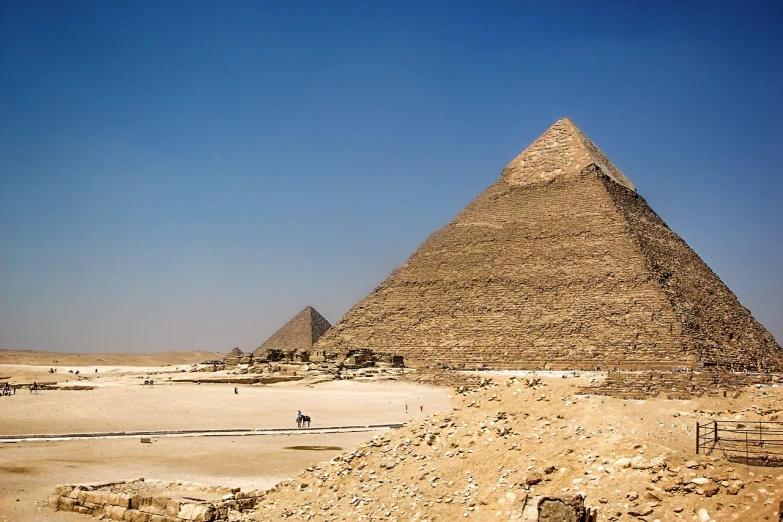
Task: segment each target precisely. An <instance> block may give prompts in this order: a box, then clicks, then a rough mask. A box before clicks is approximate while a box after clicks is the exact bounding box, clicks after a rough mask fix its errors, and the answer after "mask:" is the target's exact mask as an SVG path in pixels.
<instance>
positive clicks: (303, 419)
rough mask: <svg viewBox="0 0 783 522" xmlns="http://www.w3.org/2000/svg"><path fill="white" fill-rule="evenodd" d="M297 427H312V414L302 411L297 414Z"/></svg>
mask: <svg viewBox="0 0 783 522" xmlns="http://www.w3.org/2000/svg"><path fill="white" fill-rule="evenodd" d="M305 425H306V426H305ZM296 427H297V428H304V427H307V428H309V427H310V416H309V415H302V414H301V413H300V414H299V415H297V416H296Z"/></svg>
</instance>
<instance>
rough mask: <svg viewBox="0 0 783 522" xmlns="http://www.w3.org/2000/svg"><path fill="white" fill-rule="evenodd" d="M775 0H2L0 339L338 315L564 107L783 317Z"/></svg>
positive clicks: (136, 343) (75, 339)
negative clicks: (306, 312)
mask: <svg viewBox="0 0 783 522" xmlns="http://www.w3.org/2000/svg"><path fill="white" fill-rule="evenodd" d="M776 4H777V2H768V3H766V2H749V3H746V4H745V5H741V4H740V3H739V2H731V3H724V2H704V3H694V2H673V3H671V4H668V5H666V4H665V3H662V2H622V1H617V2H609V3H600V2H598V3H596V2H589V3H588V2H578V3H576V2H575V3H574V4H569V3H564V4H557V3H555V2H507V3H504V2H454V1H448V2H434V1H432V2H410V3H407V2H381V1H378V2H355V3H341V2H312V3H303V2H294V1H291V2H240V1H232V2H199V1H196V2H191V1H188V2H184V1H183V2H177V1H166V2H149V3H147V2H102V1H101V2H86V1H76V2H51V3H47V2H43V1H41V2H22V1H19V2H7V1H3V2H2V3H1V4H0V6H1V7H0V60H1V65H2V68H1V71H0V111H1V112H0V347H3V348H8V349H44V350H63V351H135V352H148V351H164V350H191V349H207V350H217V351H227V350H229V349H231V348H232V347H234V346H239V347H240V348H242V349H243V350H249V349H253V348H255V347H256V346H258V345H259V344H260V343H261V342H262V341H264V340H265V339H266V337H267V336H268V335H270V334H271V333H273V332H274V331H275V330H276V329H277V328H278V327H279V326H281V325H282V324H284V323H285V322H286V321H287V320H288V319H289V318H290V317H293V316H294V315H295V314H296V313H297V312H299V311H300V310H301V309H302V308H303V307H304V306H306V305H308V304H310V305H313V306H315V308H316V309H318V310H319V311H320V312H321V313H323V314H324V315H325V316H326V317H327V318H328V319H329V320H330V321H332V322H335V321H336V320H338V319H339V318H340V317H341V316H342V314H343V313H345V312H346V311H347V310H348V309H349V308H350V307H351V306H352V305H353V304H355V303H356V302H358V301H359V300H360V299H361V298H363V297H364V296H365V295H366V294H367V293H368V292H369V291H371V290H372V289H373V288H374V287H375V286H376V285H377V284H379V283H380V282H381V281H382V280H383V279H384V278H385V277H386V276H387V275H388V274H389V272H390V271H391V270H392V269H393V268H394V267H395V266H397V265H399V264H400V263H402V262H403V261H404V260H405V259H406V258H407V257H408V255H409V254H410V253H411V252H412V251H413V250H414V249H415V248H416V247H417V246H418V245H419V244H420V243H421V242H422V241H423V240H424V239H426V237H427V236H428V235H429V234H430V233H432V232H433V231H434V230H436V229H437V228H438V227H440V226H442V225H444V224H445V223H447V222H448V221H449V220H450V219H451V218H452V217H453V216H454V215H455V214H456V213H457V212H458V211H459V210H460V209H461V208H463V207H464V206H465V205H466V204H467V203H468V202H470V201H471V200H472V199H473V198H474V197H475V196H476V195H478V194H479V193H480V192H481V191H482V190H483V189H484V188H485V187H486V186H488V185H490V184H491V183H492V182H493V181H494V180H495V179H496V178H497V177H498V176H499V175H500V170H501V169H502V168H503V167H504V166H505V165H506V163H507V162H508V161H510V160H511V159H512V158H513V157H514V156H515V155H516V154H518V153H519V152H520V151H521V150H522V149H524V148H525V147H526V146H527V145H528V144H529V143H530V142H532V141H533V140H534V139H535V138H536V137H537V136H538V135H540V134H541V133H542V132H543V131H544V130H546V128H547V127H549V126H550V125H551V124H552V123H554V122H555V121H556V120H557V119H558V118H560V117H562V116H569V117H571V118H572V119H573V120H574V122H575V123H576V124H577V125H578V126H579V127H581V128H582V130H584V131H585V132H586V133H587V135H588V136H589V137H590V138H591V139H592V140H593V141H594V142H595V143H596V144H597V145H598V146H599V147H600V148H601V149H602V150H603V151H604V152H605V153H606V154H607V155H608V156H609V157H610V158H611V159H612V160H613V161H614V163H615V164H616V165H617V166H618V167H619V168H620V169H621V170H622V171H623V172H624V173H625V174H626V175H627V176H628V177H629V178H630V179H631V180H632V181H633V182H634V183H635V184H636V186H637V188H638V190H639V192H640V193H641V194H642V195H643V196H644V197H645V198H646V199H647V201H648V202H649V203H650V205H651V206H652V207H653V208H654V209H655V210H656V211H657V212H658V213H659V214H660V215H661V217H662V218H663V219H664V220H665V221H666V222H667V223H668V224H669V226H671V227H672V228H673V229H674V231H675V232H677V233H679V234H680V235H681V236H682V237H683V238H684V239H685V240H686V241H687V242H688V243H689V244H690V245H691V246H692V247H693V248H694V250H696V252H697V253H699V254H700V255H701V256H702V258H703V259H704V260H705V261H706V262H707V263H708V264H709V265H710V266H711V267H712V269H713V270H714V271H715V272H716V273H717V274H718V275H719V276H720V277H721V278H722V279H723V281H724V282H726V284H727V285H728V286H729V287H730V288H731V289H732V290H733V291H734V292H735V293H736V294H737V296H738V297H739V299H740V301H741V302H742V303H743V304H744V305H745V306H747V307H748V308H749V309H750V310H751V311H752V312H753V314H754V316H755V317H756V318H757V319H758V320H760V321H761V322H762V323H763V324H764V325H765V326H767V328H768V329H769V330H770V331H772V333H773V334H774V335H775V336H776V338H777V339H778V340H779V341H780V340H783V304H782V303H781V296H783V237H782V236H783V233H782V232H781V231H782V225H783V210H782V208H783V205H782V204H781V202H782V201H783V163H782V162H781V152H783V44H781V35H782V34H783V15H782V14H781V8H780V7H779V5H776ZM629 5H633V7H629Z"/></svg>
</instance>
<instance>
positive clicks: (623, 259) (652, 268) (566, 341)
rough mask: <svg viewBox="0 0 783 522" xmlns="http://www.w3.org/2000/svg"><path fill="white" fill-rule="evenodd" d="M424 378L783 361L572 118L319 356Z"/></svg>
mask: <svg viewBox="0 0 783 522" xmlns="http://www.w3.org/2000/svg"><path fill="white" fill-rule="evenodd" d="M360 348H369V349H371V350H373V351H374V352H391V353H395V354H399V355H402V356H404V357H405V361H406V363H408V364H412V365H442V366H450V367H455V368H463V367H464V368H483V367H490V368H520V369H538V368H550V369H584V370H594V369H596V368H597V367H601V368H602V369H613V368H619V369H634V370H674V369H681V368H687V369H711V370H716V371H720V372H731V371H732V370H733V371H737V372H742V371H752V372H766V371H771V372H781V371H783V349H782V348H781V347H780V345H779V344H778V343H777V342H776V341H775V339H774V338H773V337H772V335H771V334H770V333H769V332H768V331H767V330H766V329H765V328H764V327H763V326H762V325H761V324H759V323H758V322H757V321H756V320H755V319H754V318H753V316H752V315H751V314H750V311H749V310H748V309H747V308H745V307H743V306H742V305H741V304H740V302H739V301H738V299H737V297H736V296H735V295H734V294H733V293H732V291H731V290H730V289H729V288H728V287H727V286H726V285H725V284H724V283H723V282H722V281H721V280H720V278H719V277H718V276H717V275H716V274H715V273H714V272H713V271H712V270H711V269H710V268H709V266H707V265H706V263H704V261H703V260H702V259H701V258H700V257H699V256H698V255H697V254H696V252H694V251H693V250H692V249H691V248H690V247H689V246H688V245H687V244H686V243H685V241H683V240H682V238H680V237H679V236H678V235H677V234H676V233H675V232H673V231H672V230H671V229H670V228H669V227H668V226H667V225H666V223H665V222H664V221H663V220H662V219H661V218H660V217H659V216H658V215H657V214H656V213H655V212H654V211H653V210H652V209H651V208H650V206H649V205H648V204H647V202H646V201H645V200H644V198H642V197H641V196H640V195H639V194H638V193H637V192H636V189H635V187H634V185H633V184H632V183H631V182H630V181H629V179H628V178H627V177H626V176H625V175H624V174H623V173H622V172H620V170H619V169H618V168H617V167H616V166H615V165H614V164H613V163H612V162H611V161H610V160H609V159H608V158H607V157H606V156H605V155H604V154H603V153H602V152H601V151H600V150H599V149H598V148H597V147H596V146H595V145H594V144H593V143H592V142H591V141H590V140H589V139H588V138H587V137H586V136H585V135H584V134H583V133H582V132H581V131H580V130H579V129H578V128H577V127H576V126H575V125H574V124H573V123H572V122H571V121H570V120H568V119H561V120H559V121H558V122H557V123H555V124H554V125H553V126H552V127H551V128H550V129H549V130H547V131H546V132H545V133H544V134H543V135H542V136H541V137H540V138H538V139H537V140H536V141H535V142H534V143H533V144H532V145H531V146H530V147H528V148H527V149H525V151H524V152H522V153H521V154H520V155H519V156H517V158H515V159H514V160H513V161H512V162H511V163H509V164H508V166H507V167H506V168H505V169H503V171H502V174H501V177H500V179H498V180H497V181H496V182H495V183H493V184H492V185H491V186H490V187H489V188H487V189H486V190H485V191H484V192H483V193H482V194H480V195H479V196H478V197H477V198H476V199H475V200H474V201H473V202H471V203H470V204H469V205H468V206H467V207H465V209H464V210H463V211H462V212H460V213H459V214H458V215H457V216H456V217H455V218H454V219H453V220H452V221H451V222H450V223H448V224H447V225H446V226H444V227H443V228H441V229H440V230H438V231H436V232H435V233H434V234H432V235H431V236H430V237H429V238H428V239H427V240H426V241H425V242H424V243H423V244H422V245H421V246H420V247H419V248H418V249H417V250H416V251H415V252H413V254H412V255H411V256H410V257H409V258H408V260H407V261H406V262H405V263H404V264H403V265H402V266H400V267H398V268H396V269H395V270H394V271H393V272H392V273H391V275H389V277H388V278H387V279H386V280H385V281H383V282H382V283H381V284H380V285H379V286H377V287H376V288H375V290H373V291H372V292H371V293H370V294H369V295H368V296H367V297H366V298H365V299H363V300H362V301H361V302H359V303H358V304H357V305H355V306H354V307H353V308H352V309H351V310H349V311H348V313H346V314H345V316H344V317H343V318H342V319H341V320H340V321H338V322H337V323H336V324H335V325H334V326H332V327H331V328H330V329H329V330H328V331H327V332H326V333H325V334H324V335H323V336H322V337H321V338H320V339H319V340H318V342H317V343H316V344H315V345H314V346H313V356H312V358H313V360H316V359H317V358H320V357H326V354H330V353H347V352H348V351H350V350H355V349H360Z"/></svg>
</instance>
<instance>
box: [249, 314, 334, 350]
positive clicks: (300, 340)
mask: <svg viewBox="0 0 783 522" xmlns="http://www.w3.org/2000/svg"><path fill="white" fill-rule="evenodd" d="M331 326H332V324H331V323H330V322H329V321H327V320H326V318H325V317H324V316H322V315H321V314H320V313H318V311H317V310H316V309H315V308H313V307H312V306H308V307H306V308H305V309H304V310H302V311H301V312H299V313H298V314H297V315H296V317H294V318H293V319H291V320H290V321H289V322H288V323H286V324H285V325H284V326H283V327H282V328H280V329H279V330H278V331H277V332H275V333H274V334H272V336H271V337H269V339H267V340H266V341H264V343H263V344H262V345H261V346H259V347H258V348H257V349H256V350H255V351H254V352H253V354H254V355H255V357H256V359H259V360H260V359H263V358H265V357H267V352H268V350H280V351H282V352H283V353H285V354H287V355H291V358H293V354H299V357H300V358H302V357H304V358H305V360H306V359H307V357H308V356H309V354H310V350H311V348H312V347H313V344H314V343H315V342H316V341H317V340H318V339H320V338H321V336H322V335H323V334H324V333H325V332H326V331H327V330H328V329H329V328H330V327H331Z"/></svg>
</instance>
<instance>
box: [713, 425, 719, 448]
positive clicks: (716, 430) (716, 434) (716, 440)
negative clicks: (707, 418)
mask: <svg viewBox="0 0 783 522" xmlns="http://www.w3.org/2000/svg"><path fill="white" fill-rule="evenodd" d="M712 425H713V426H714V427H715V444H716V445H717V444H718V421H712Z"/></svg>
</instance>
